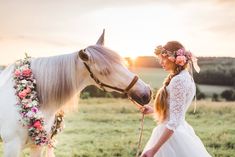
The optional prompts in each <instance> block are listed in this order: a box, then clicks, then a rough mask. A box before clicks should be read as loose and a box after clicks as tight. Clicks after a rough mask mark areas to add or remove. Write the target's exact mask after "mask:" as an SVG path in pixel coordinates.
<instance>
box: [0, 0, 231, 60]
mask: <svg viewBox="0 0 235 157" xmlns="http://www.w3.org/2000/svg"><path fill="white" fill-rule="evenodd" d="M234 8H235V0H99V1H98V0H40V1H39V0H30V1H29V0H20V1H19V0H17V1H16V0H0V20H1V21H0V65H3V64H10V63H11V62H13V61H14V60H16V59H19V58H22V57H23V56H24V53H25V52H27V53H29V54H30V55H31V56H33V57H39V56H51V55H60V54H64V53H71V52H74V51H77V50H79V49H81V48H85V47H86V46H88V45H92V44H94V43H95V42H96V40H97V39H98V37H99V35H100V34H101V32H102V29H103V28H105V29H106V39H105V40H106V41H105V45H106V46H107V47H109V48H111V49H113V50H115V51H117V52H118V53H119V54H120V55H122V56H131V57H136V56H139V55H141V56H143V55H153V50H154V48H155V47H156V46H157V45H159V44H165V43H166V42H167V41H169V40H178V41H180V42H181V43H182V44H183V45H185V47H186V49H188V50H191V51H192V52H193V53H194V54H195V55H197V56H229V57H235V9H234Z"/></svg>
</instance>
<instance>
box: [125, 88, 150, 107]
mask: <svg viewBox="0 0 235 157" xmlns="http://www.w3.org/2000/svg"><path fill="white" fill-rule="evenodd" d="M129 96H130V97H131V99H132V100H134V101H135V102H137V103H138V104H140V105H142V106H144V105H146V104H148V103H149V102H150V100H151V99H152V91H151V90H150V89H149V92H147V93H142V94H138V93H136V92H131V93H130V95H129Z"/></svg>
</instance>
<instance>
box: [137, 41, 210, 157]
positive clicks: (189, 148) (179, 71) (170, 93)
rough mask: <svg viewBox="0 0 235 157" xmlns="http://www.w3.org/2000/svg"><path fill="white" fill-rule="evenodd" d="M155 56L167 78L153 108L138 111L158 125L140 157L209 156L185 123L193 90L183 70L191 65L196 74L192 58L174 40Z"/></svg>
mask: <svg viewBox="0 0 235 157" xmlns="http://www.w3.org/2000/svg"><path fill="white" fill-rule="evenodd" d="M155 54H156V55H157V57H158V59H159V61H160V64H161V65H162V67H163V68H164V70H166V71H167V72H169V75H168V77H167V78H166V80H165V81H164V83H163V86H162V87H161V88H160V89H159V91H158V93H157V95H156V98H155V102H154V107H151V106H150V105H146V106H145V107H144V110H142V112H143V113H144V114H150V113H154V114H155V115H156V119H157V120H158V122H159V124H158V126H157V127H155V128H154V129H153V132H152V135H151V137H150V139H149V141H148V142H147V144H146V146H145V148H144V150H143V154H142V155H141V157H211V155H210V154H209V153H208V152H207V150H206V149H205V147H204V145H203V143H202V142H201V140H200V139H199V137H198V136H197V135H196V134H195V132H194V130H193V128H192V127H191V126H190V125H189V124H188V123H187V121H186V120H185V113H186V111H187V109H188V107H189V106H190V104H191V102H192V100H193V97H194V95H195V91H196V89H195V83H194V80H193V78H192V76H191V75H190V73H189V71H188V70H187V69H191V70H192V66H193V67H194V69H195V70H196V71H197V72H199V71H200V68H199V67H198V65H197V59H196V57H195V56H193V55H192V53H191V52H189V51H186V50H185V49H184V47H183V45H182V44H180V43H179V42H177V41H170V42H168V43H167V44H166V45H165V46H158V47H157V48H156V50H155Z"/></svg>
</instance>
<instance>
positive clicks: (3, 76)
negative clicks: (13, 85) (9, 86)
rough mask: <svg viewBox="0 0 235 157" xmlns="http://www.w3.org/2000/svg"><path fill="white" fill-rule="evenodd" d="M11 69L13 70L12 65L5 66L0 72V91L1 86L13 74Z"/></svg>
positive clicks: (0, 89)
mask: <svg viewBox="0 0 235 157" xmlns="http://www.w3.org/2000/svg"><path fill="white" fill-rule="evenodd" d="M13 70H14V65H13V64H12V65H9V66H8V67H7V68H5V69H4V70H3V71H2V72H1V73H0V92H1V91H2V90H3V89H2V88H3V86H4V85H5V84H6V83H7V82H8V81H9V80H10V79H12V75H13Z"/></svg>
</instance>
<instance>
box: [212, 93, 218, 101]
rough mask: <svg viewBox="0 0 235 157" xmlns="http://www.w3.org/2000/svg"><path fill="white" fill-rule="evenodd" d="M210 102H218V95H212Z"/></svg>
mask: <svg viewBox="0 0 235 157" xmlns="http://www.w3.org/2000/svg"><path fill="white" fill-rule="evenodd" d="M211 100H212V101H219V95H218V94H216V93H213V95H212V99H211Z"/></svg>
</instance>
